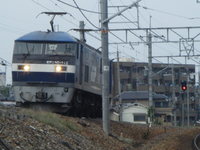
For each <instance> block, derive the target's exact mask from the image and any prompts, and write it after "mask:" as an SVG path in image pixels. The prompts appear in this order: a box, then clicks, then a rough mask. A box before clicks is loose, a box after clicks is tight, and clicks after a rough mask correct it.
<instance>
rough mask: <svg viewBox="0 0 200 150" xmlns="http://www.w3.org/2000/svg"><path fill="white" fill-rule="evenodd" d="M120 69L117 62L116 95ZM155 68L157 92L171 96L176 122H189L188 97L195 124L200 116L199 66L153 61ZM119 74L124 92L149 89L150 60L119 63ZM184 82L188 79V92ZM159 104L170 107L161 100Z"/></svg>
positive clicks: (114, 79)
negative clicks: (197, 83) (197, 68)
mask: <svg viewBox="0 0 200 150" xmlns="http://www.w3.org/2000/svg"><path fill="white" fill-rule="evenodd" d="M117 70H118V69H117V62H114V63H113V89H112V91H113V93H112V94H113V95H114V96H117V95H118V76H117V75H118V72H117ZM152 71H153V77H152V82H153V85H152V87H153V92H155V93H157V94H164V95H166V96H167V97H168V99H169V105H168V106H167V107H170V108H173V109H172V110H173V112H172V114H176V120H177V122H176V124H177V125H180V124H181V123H183V124H186V123H187V113H188V111H187V99H189V118H190V124H194V123H195V121H196V120H197V119H199V118H198V117H199V98H198V95H199V94H198V89H197V87H196V86H195V65H193V64H173V65H172V64H161V63H153V64H152ZM119 74H120V86H121V91H122V92H123V91H148V63H141V62H119ZM182 81H187V87H188V89H187V90H186V91H185V92H184V91H182V89H181V82H182ZM173 82H174V86H173ZM173 91H174V95H175V98H174V100H173V98H172V97H173V96H172V95H173ZM187 94H188V96H187ZM155 105H156V107H166V106H162V105H161V103H160V104H159V103H158V102H157V103H155V102H154V106H155ZM157 111H159V109H157ZM174 112H176V113H174ZM160 113H162V112H160ZM183 118H184V119H183ZM168 120H169V119H168ZM173 120H174V115H172V118H171V123H173ZM182 120H184V121H182Z"/></svg>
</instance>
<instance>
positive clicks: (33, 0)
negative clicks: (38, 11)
mask: <svg viewBox="0 0 200 150" xmlns="http://www.w3.org/2000/svg"><path fill="white" fill-rule="evenodd" d="M32 2H34V3H35V4H37V5H39V6H40V7H42V8H44V9H46V10H49V11H51V10H50V9H49V8H47V7H45V6H44V5H42V4H41V3H39V2H36V1H35V0H32Z"/></svg>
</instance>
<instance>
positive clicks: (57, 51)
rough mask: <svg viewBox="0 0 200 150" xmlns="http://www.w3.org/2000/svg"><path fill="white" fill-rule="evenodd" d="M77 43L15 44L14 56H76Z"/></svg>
mask: <svg viewBox="0 0 200 150" xmlns="http://www.w3.org/2000/svg"><path fill="white" fill-rule="evenodd" d="M76 48H77V44H75V43H27V42H15V47H14V54H45V55H70V56H74V55H75V51H76Z"/></svg>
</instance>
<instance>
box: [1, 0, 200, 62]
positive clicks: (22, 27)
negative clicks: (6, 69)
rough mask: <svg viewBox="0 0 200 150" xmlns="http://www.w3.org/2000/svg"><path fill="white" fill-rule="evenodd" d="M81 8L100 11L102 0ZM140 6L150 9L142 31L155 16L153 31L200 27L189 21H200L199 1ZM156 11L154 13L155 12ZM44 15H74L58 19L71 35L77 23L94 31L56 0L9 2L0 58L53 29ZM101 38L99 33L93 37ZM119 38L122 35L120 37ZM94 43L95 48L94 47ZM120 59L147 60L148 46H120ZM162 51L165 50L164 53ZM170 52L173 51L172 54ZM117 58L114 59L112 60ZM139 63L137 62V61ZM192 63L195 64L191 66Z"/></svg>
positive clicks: (163, 0) (154, 1)
mask: <svg viewBox="0 0 200 150" xmlns="http://www.w3.org/2000/svg"><path fill="white" fill-rule="evenodd" d="M63 1H65V2H67V3H69V4H71V5H74V2H73V0H63ZM76 2H77V4H78V5H79V7H81V8H85V9H89V10H93V11H99V0H85V1H84V0H76ZM132 2H133V1H132V0H108V4H109V6H113V5H129V4H131V3H132ZM140 5H141V6H145V7H148V8H151V9H143V8H140V25H141V27H149V16H150V15H152V27H160V26H162V27H166V26H198V25H199V26H200V19H195V20H191V19H189V18H194V17H200V3H199V4H197V3H196V0H175V1H174V0H142V2H141V3H140ZM152 9H153V10H152ZM42 11H66V12H68V13H71V14H72V15H73V17H71V16H69V15H66V16H65V17H62V18H60V17H58V18H56V20H55V22H56V24H59V30H61V31H68V30H70V29H72V28H78V26H79V25H78V22H79V21H80V20H84V21H85V23H86V28H93V29H94V27H93V26H91V25H90V24H89V23H88V22H87V21H86V20H85V19H84V17H83V16H82V15H81V13H80V12H79V11H78V10H77V9H74V8H71V7H69V6H67V5H64V4H62V3H60V2H58V1H57V0H17V1H13V0H6V1H2V2H1V5H0V41H1V44H0V57H2V58H4V59H6V60H8V61H9V62H11V60H12V50H13V43H14V40H15V39H16V38H18V37H20V36H22V35H24V34H26V33H28V32H32V31H36V30H43V31H45V30H47V29H49V28H50V25H49V20H50V17H48V16H45V15H40V16H39V17H37V18H36V16H37V15H38V14H39V13H40V12H42ZM116 12H117V9H109V13H111V14H112V13H116ZM84 14H85V15H86V16H87V17H88V19H90V20H91V21H92V23H94V24H95V25H96V26H99V15H98V14H92V13H87V12H84ZM124 15H125V16H126V17H128V18H129V19H130V20H132V21H136V20H135V19H136V10H135V8H132V9H131V10H128V11H127V12H125V13H124ZM113 21H127V20H125V19H124V18H123V17H120V16H119V17H117V18H115V19H114V20H113ZM109 27H110V28H112V27H113V28H114V27H115V28H124V27H126V28H129V27H130V28H131V27H132V28H133V27H135V26H134V25H133V24H117V25H113V24H110V25H109ZM69 33H70V34H72V35H73V36H76V37H78V33H76V32H74V31H69ZM93 35H95V36H98V37H100V36H99V33H93ZM117 35H118V36H120V35H119V34H117ZM87 41H88V43H89V44H90V45H93V46H94V47H95V48H99V47H100V42H99V41H98V40H96V39H94V38H92V37H91V36H89V35H87ZM110 41H112V42H114V41H117V39H116V38H114V37H113V36H110ZM94 43H95V44H94ZM116 47H117V46H111V47H110V52H115V51H116ZM119 49H120V51H121V54H120V55H121V56H124V57H130V56H131V57H137V59H138V61H143V60H146V59H147V48H146V46H145V45H144V44H143V45H140V46H135V47H134V50H133V49H131V47H130V46H128V45H123V46H119ZM160 49H164V50H163V51H161V50H160ZM167 49H170V50H169V51H168V50H167ZM174 53H178V49H177V47H176V46H174V45H173V46H171V45H166V44H164V45H159V46H156V47H155V50H154V52H153V54H155V55H156V54H159V55H162V54H163V55H172V54H174ZM111 57H114V56H111ZM137 59H136V60H137ZM191 63H192V62H191Z"/></svg>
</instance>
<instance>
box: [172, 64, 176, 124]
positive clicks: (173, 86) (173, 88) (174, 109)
mask: <svg viewBox="0 0 200 150" xmlns="http://www.w3.org/2000/svg"><path fill="white" fill-rule="evenodd" d="M171 69H172V107H173V112H174V126H176V102H175V82H174V64H173V63H172V66H171Z"/></svg>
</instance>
